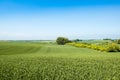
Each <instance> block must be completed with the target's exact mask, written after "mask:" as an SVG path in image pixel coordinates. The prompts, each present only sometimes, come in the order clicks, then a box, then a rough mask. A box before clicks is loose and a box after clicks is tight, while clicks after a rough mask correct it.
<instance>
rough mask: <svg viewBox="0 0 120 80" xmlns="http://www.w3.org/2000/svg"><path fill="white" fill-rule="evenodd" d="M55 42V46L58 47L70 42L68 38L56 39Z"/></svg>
mask: <svg viewBox="0 0 120 80" xmlns="http://www.w3.org/2000/svg"><path fill="white" fill-rule="evenodd" d="M56 42H57V44H59V45H64V44H66V43H68V42H70V40H69V39H68V38H65V37H58V38H57V39H56Z"/></svg>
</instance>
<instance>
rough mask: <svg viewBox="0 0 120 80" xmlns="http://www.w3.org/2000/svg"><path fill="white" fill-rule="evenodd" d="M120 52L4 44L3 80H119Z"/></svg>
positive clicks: (0, 56)
mask: <svg viewBox="0 0 120 80" xmlns="http://www.w3.org/2000/svg"><path fill="white" fill-rule="evenodd" d="M119 79H120V52H111V53H110V52H101V51H97V50H93V49H89V48H77V47H74V46H69V45H57V44H55V43H41V42H0V80H119Z"/></svg>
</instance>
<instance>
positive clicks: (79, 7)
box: [0, 0, 120, 40]
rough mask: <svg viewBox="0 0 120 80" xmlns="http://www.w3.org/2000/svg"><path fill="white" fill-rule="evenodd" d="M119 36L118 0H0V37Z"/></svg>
mask: <svg viewBox="0 0 120 80" xmlns="http://www.w3.org/2000/svg"><path fill="white" fill-rule="evenodd" d="M58 36H64V37H68V38H70V39H76V38H80V39H102V38H113V39H114V38H120V1H119V0H0V40H26V39H28V40H33V39H35V40H36V39H37V40H39V39H42V40H47V39H50V40H54V39H56V38H57V37H58Z"/></svg>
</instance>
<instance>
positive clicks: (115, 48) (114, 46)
mask: <svg viewBox="0 0 120 80" xmlns="http://www.w3.org/2000/svg"><path fill="white" fill-rule="evenodd" d="M107 52H120V47H119V46H118V45H117V44H115V43H112V44H108V47H107Z"/></svg>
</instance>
